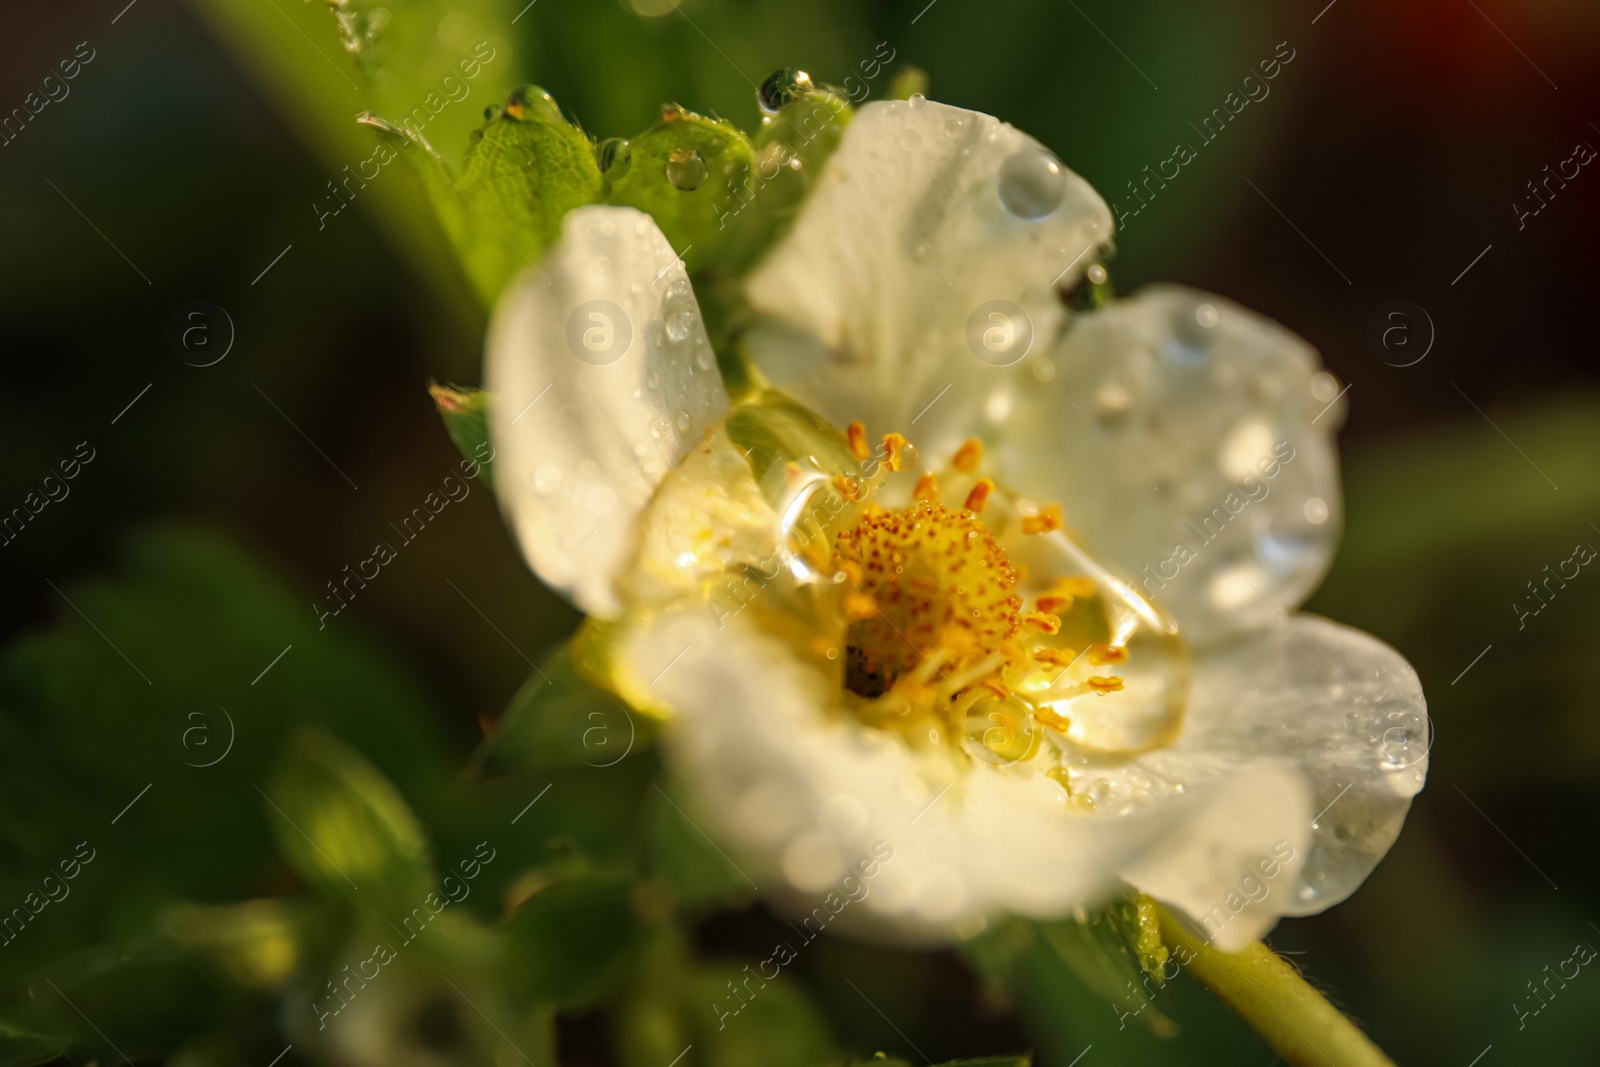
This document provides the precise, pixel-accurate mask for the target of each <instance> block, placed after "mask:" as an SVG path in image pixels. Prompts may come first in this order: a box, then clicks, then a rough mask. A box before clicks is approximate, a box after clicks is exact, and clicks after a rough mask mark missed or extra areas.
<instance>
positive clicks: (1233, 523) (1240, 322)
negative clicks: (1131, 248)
mask: <svg viewBox="0 0 1600 1067" xmlns="http://www.w3.org/2000/svg"><path fill="white" fill-rule="evenodd" d="M1051 365H1052V369H1053V373H1052V374H1050V375H1048V378H1049V380H1048V381H1047V383H1045V384H1041V383H1038V382H1032V383H1029V384H1030V388H1028V389H1019V390H1018V392H1017V395H1016V397H1015V403H1014V409H1015V410H1014V412H1013V415H1012V418H1011V423H1010V425H1009V426H1008V427H1006V428H1004V430H1003V431H1002V433H1001V434H1000V436H999V439H998V442H997V444H996V445H995V446H994V454H995V456H996V460H997V462H998V463H1000V464H1001V468H1002V470H1003V471H1004V476H1005V478H1006V479H1007V481H1008V484H1010V485H1011V486H1012V487H1013V488H1014V489H1016V490H1017V491H1018V492H1020V493H1023V494H1024V495H1034V496H1036V497H1038V498H1039V499H1042V500H1052V501H1059V502H1060V503H1061V504H1062V505H1063V508H1064V510H1065V512H1066V517H1067V523H1068V524H1069V525H1070V526H1071V527H1073V528H1074V529H1076V530H1077V531H1078V532H1079V533H1080V534H1082V536H1083V538H1084V540H1085V541H1086V542H1087V544H1088V546H1089V548H1090V550H1091V551H1093V552H1094V553H1095V554H1096V555H1097V556H1098V557H1099V558H1100V559H1102V560H1103V561H1104V562H1106V563H1107V564H1108V565H1109V566H1111V567H1112V569H1113V570H1116V571H1119V572H1120V573H1122V574H1123V575H1124V576H1125V577H1127V578H1129V579H1131V580H1132V581H1133V582H1134V584H1135V585H1136V586H1138V587H1139V588H1140V590H1141V591H1143V592H1144V593H1145V594H1146V595H1149V596H1153V597H1154V598H1155V599H1156V600H1157V601H1158V602H1160V603H1161V604H1162V605H1163V606H1164V607H1166V608H1167V609H1168V610H1169V611H1171V612H1172V613H1173V615H1175V616H1176V617H1177V619H1178V622H1179V624H1180V625H1181V626H1182V627H1183V632H1184V636H1185V637H1186V638H1187V639H1188V640H1190V641H1191V642H1194V643H1204V642H1206V641H1209V640H1213V639H1216V638H1219V637H1222V636H1226V635H1228V634H1230V633H1236V632H1239V631H1243V630H1250V629H1255V628H1257V627H1261V626H1265V625H1268V624H1271V623H1275V622H1278V621H1281V618H1282V614H1283V613H1287V612H1291V611H1293V610H1294V608H1295V607H1296V606H1297V605H1299V604H1300V603H1301V602H1303V601H1304V600H1305V598H1306V597H1307V596H1308V595H1310V593H1311V591H1312V590H1313V589H1314V588H1315V587H1316V585H1317V584H1318V583H1319V582H1320V581H1321V580H1322V576H1323V575H1324V573H1326V571H1327V568H1328V564H1329V561H1330V560H1331V558H1332V554H1333V549H1334V545H1335V542H1336V541H1337V539H1338V530H1339V524H1340V497H1339V471H1338V459H1337V454H1336V452H1335V449H1334V440H1333V435H1334V431H1335V429H1336V428H1337V426H1338V423H1339V421H1340V403H1342V402H1340V401H1338V400H1337V399H1336V397H1337V394H1338V392H1339V387H1338V385H1337V383H1336V382H1335V381H1334V379H1333V377H1332V376H1331V375H1328V374H1326V373H1325V372H1323V371H1322V370H1321V365H1320V362H1319V361H1318V359H1317V355H1316V352H1315V351H1314V350H1313V349H1312V348H1311V347H1310V346H1309V345H1307V344H1306V343H1305V342H1304V341H1302V340H1301V339H1300V338H1298V337H1296V336H1295V335H1294V334H1292V333H1290V332H1289V331H1287V330H1285V329H1284V328H1283V327H1281V326H1279V325H1278V324H1277V323H1275V322H1272V321H1270V320H1268V319H1265V318H1262V317H1261V316H1259V315H1256V314H1254V313H1253V312H1250V311H1247V310H1245V309H1243V308H1241V307H1239V306H1238V305H1236V304H1233V303H1230V302H1229V301H1226V300H1223V299H1221V298H1220V297H1215V296H1211V295H1209V294H1205V293H1201V292H1197V291H1194V290H1190V289H1183V288H1178V287H1173V286H1160V287H1151V288H1148V289H1143V290H1140V291H1139V292H1138V293H1136V294H1134V295H1133V296H1132V297H1130V298H1129V299H1126V300H1121V301H1117V302H1114V303H1112V304H1110V305H1108V306H1107V307H1105V308H1104V309H1102V310H1100V311H1097V312H1094V313H1090V314H1086V315H1082V316H1080V317H1079V318H1078V319H1077V320H1076V321H1075V322H1073V323H1072V324H1071V325H1070V326H1069V328H1068V330H1067V332H1066V334H1065V335H1064V336H1063V337H1062V339H1061V342H1060V344H1059V345H1058V346H1057V348H1056V350H1055V351H1054V353H1053V355H1052V364H1051Z"/></svg>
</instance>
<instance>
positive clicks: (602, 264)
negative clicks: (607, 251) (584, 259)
mask: <svg viewBox="0 0 1600 1067" xmlns="http://www.w3.org/2000/svg"><path fill="white" fill-rule="evenodd" d="M594 265H595V268H596V269H597V270H610V269H611V260H609V259H607V258H606V257H605V256H601V257H600V258H599V259H596V260H595V261H594Z"/></svg>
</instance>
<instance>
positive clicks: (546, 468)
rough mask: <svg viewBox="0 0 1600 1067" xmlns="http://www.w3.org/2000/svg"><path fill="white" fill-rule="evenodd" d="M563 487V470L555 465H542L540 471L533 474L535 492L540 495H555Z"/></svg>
mask: <svg viewBox="0 0 1600 1067" xmlns="http://www.w3.org/2000/svg"><path fill="white" fill-rule="evenodd" d="M560 485H561V468H560V467H558V466H556V465H555V464H554V463H541V464H539V469H538V470H536V471H534V473H533V491H534V492H536V493H540V494H547V493H553V492H555V491H556V488H557V487H558V486H560Z"/></svg>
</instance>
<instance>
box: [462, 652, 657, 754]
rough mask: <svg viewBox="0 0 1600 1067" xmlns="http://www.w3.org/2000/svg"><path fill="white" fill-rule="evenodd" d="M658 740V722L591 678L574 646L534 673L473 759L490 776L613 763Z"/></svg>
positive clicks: (555, 656)
mask: <svg viewBox="0 0 1600 1067" xmlns="http://www.w3.org/2000/svg"><path fill="white" fill-rule="evenodd" d="M654 740H655V731H654V724H653V723H652V722H651V720H649V719H647V718H645V717H644V716H641V715H636V714H634V713H633V712H632V711H630V710H629V708H628V706H627V705H626V704H624V703H623V702H622V701H621V700H619V699H618V698H617V697H616V696H615V695H614V694H612V693H610V692H607V691H606V690H604V689H601V688H600V687H598V686H596V685H595V684H594V683H592V682H590V681H589V680H588V679H587V678H586V677H584V675H583V673H582V672H581V671H580V670H579V668H578V667H577V665H576V664H575V662H574V660H573V653H572V650H571V648H570V647H565V646H564V647H562V648H560V649H557V650H556V651H555V652H553V653H551V654H550V655H549V656H548V657H546V659H545V660H544V662H543V663H541V664H540V666H539V669H538V670H537V671H535V672H534V673H533V674H532V675H530V676H529V677H528V680H527V681H526V682H524V683H523V686H522V688H521V689H519V690H517V694H516V696H514V697H512V698H511V706H510V707H509V708H507V709H506V712H505V714H504V715H502V716H501V717H500V720H499V722H497V723H496V724H495V728H494V733H493V734H492V735H490V736H489V737H488V738H487V739H486V740H485V741H484V742H483V745H482V747H481V748H480V749H479V751H478V754H477V756H476V757H475V758H474V760H473V765H474V767H476V768H477V769H478V771H479V772H480V773H481V774H483V775H484V776H485V777H491V778H492V777H498V776H500V775H506V774H515V773H521V772H528V771H545V770H551V769H553V768H556V767H575V766H579V765H584V764H587V765H588V766H591V767H602V768H603V767H612V766H615V765H616V764H617V763H618V762H620V761H621V760H623V759H624V758H626V757H627V756H628V755H630V754H631V753H633V752H641V751H645V750H646V749H648V748H649V747H650V746H651V745H652V744H654Z"/></svg>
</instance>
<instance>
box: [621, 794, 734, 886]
mask: <svg viewBox="0 0 1600 1067" xmlns="http://www.w3.org/2000/svg"><path fill="white" fill-rule="evenodd" d="M657 788H658V789H659V788H660V787H659V786H657ZM653 799H654V800H656V801H657V803H655V804H653V805H650V806H649V808H648V810H647V811H646V813H645V816H644V818H645V820H646V822H645V833H646V835H647V849H648V854H649V862H650V872H651V874H652V875H654V876H655V877H656V878H657V879H659V880H660V881H661V883H662V884H663V885H664V886H666V887H667V889H668V890H669V891H670V892H671V893H672V895H673V896H674V897H675V898H677V899H678V900H680V901H683V902H685V903H691V904H700V903H716V902H723V903H726V902H731V901H738V900H745V899H748V898H749V897H750V895H751V894H752V893H753V892H754V889H753V887H752V886H751V884H750V883H749V882H748V881H746V879H745V876H744V874H743V873H742V872H741V871H740V870H739V868H737V867H735V866H734V864H733V860H731V859H730V858H729V857H728V855H727V853H725V852H724V851H722V850H721V849H720V847H719V846H718V845H716V844H714V843H713V842H712V841H710V840H709V839H707V838H706V836H705V834H703V833H702V832H701V831H700V829H699V827H697V826H696V825H695V824H694V823H692V822H690V820H689V816H688V815H687V814H685V813H684V811H683V807H682V804H681V802H679V801H678V800H676V799H674V798H672V797H670V796H669V795H668V794H667V793H665V792H661V793H658V794H655V796H654V797H653Z"/></svg>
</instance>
